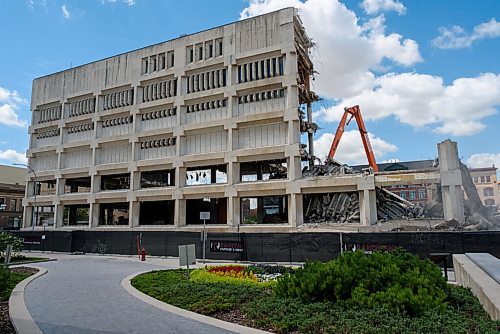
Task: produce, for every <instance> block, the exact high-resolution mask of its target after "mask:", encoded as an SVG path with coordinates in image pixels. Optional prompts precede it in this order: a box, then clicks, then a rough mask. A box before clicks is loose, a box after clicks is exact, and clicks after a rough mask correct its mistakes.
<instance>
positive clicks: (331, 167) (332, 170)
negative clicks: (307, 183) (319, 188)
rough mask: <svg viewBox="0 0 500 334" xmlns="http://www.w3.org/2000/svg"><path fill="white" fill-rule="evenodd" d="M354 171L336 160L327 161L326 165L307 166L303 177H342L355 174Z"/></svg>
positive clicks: (303, 171)
mask: <svg viewBox="0 0 500 334" xmlns="http://www.w3.org/2000/svg"><path fill="white" fill-rule="evenodd" d="M355 173H356V172H354V171H353V169H352V168H351V167H349V166H347V165H345V164H342V163H340V162H338V161H337V160H334V159H327V160H326V161H325V163H324V164H322V163H320V164H318V165H313V166H312V167H309V166H306V167H304V169H302V176H305V177H307V176H327V175H332V176H333V175H334V176H342V175H347V174H355Z"/></svg>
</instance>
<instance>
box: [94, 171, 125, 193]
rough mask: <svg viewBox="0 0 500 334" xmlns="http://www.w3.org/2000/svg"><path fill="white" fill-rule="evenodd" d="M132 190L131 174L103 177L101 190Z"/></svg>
mask: <svg viewBox="0 0 500 334" xmlns="http://www.w3.org/2000/svg"><path fill="white" fill-rule="evenodd" d="M123 189H130V174H115V175H103V176H101V190H123Z"/></svg>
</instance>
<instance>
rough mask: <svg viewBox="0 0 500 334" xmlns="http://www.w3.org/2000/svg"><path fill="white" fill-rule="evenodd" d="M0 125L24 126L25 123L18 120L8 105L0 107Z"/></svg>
mask: <svg viewBox="0 0 500 334" xmlns="http://www.w3.org/2000/svg"><path fill="white" fill-rule="evenodd" d="M0 124H5V125H10V126H20V127H24V126H26V122H25V121H23V120H20V119H19V117H18V115H17V114H16V112H15V111H14V109H12V107H11V106H10V105H9V104H3V105H0Z"/></svg>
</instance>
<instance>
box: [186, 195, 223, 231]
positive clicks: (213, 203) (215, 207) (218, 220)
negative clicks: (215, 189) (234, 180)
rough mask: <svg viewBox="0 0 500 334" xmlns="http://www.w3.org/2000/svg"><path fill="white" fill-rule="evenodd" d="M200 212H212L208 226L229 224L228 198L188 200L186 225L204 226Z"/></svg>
mask: <svg viewBox="0 0 500 334" xmlns="http://www.w3.org/2000/svg"><path fill="white" fill-rule="evenodd" d="M200 212H210V220H207V221H206V224H227V198H226V197H223V198H201V199H188V200H186V224H187V225H199V224H203V220H201V219H200Z"/></svg>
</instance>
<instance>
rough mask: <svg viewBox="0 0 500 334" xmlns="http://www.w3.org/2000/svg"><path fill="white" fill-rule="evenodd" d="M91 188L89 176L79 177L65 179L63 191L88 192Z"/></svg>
mask: <svg viewBox="0 0 500 334" xmlns="http://www.w3.org/2000/svg"><path fill="white" fill-rule="evenodd" d="M90 189H91V180H90V177H79V178H75V179H66V184H65V185H64V193H65V194H70V193H89V192H90Z"/></svg>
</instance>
